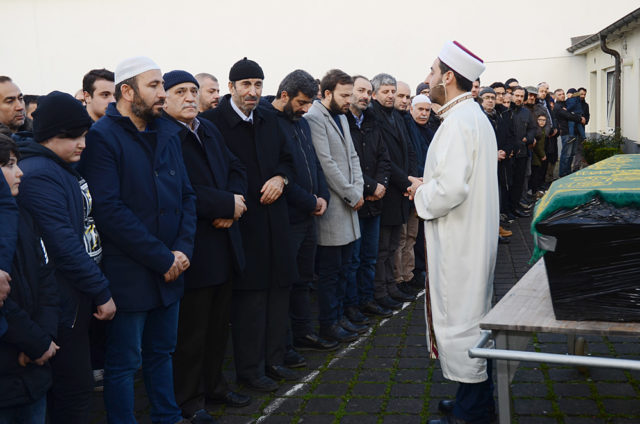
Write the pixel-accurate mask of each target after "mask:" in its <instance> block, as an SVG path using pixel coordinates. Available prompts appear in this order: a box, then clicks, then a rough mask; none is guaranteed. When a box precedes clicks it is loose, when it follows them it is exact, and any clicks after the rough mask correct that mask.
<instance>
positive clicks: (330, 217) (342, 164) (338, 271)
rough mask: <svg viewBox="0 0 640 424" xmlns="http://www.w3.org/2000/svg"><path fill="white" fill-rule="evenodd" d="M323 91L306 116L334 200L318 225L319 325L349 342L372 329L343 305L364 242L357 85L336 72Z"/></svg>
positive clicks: (325, 335) (322, 331) (327, 335)
mask: <svg viewBox="0 0 640 424" xmlns="http://www.w3.org/2000/svg"><path fill="white" fill-rule="evenodd" d="M320 89H321V91H322V100H320V101H316V102H315V103H314V104H313V105H312V106H311V108H310V109H309V112H308V113H307V114H306V115H305V118H306V119H307V121H308V122H309V126H310V127H311V139H312V141H313V146H314V147H315V149H316V154H317V155H318V160H319V161H320V165H321V166H322V171H323V172H324V175H325V178H326V180H327V183H328V185H329V191H330V194H331V199H332V201H331V202H330V203H329V207H328V208H327V211H326V212H325V214H324V215H323V216H321V217H318V222H317V225H318V250H317V258H316V266H317V273H318V306H319V312H318V315H319V316H318V320H319V321H320V336H321V337H323V338H325V339H329V340H336V341H339V342H347V341H353V340H355V339H356V338H357V337H358V333H363V332H364V331H366V329H367V326H365V325H359V324H354V323H352V322H351V321H349V320H348V319H347V317H345V316H344V315H343V305H342V302H343V300H344V295H345V287H346V281H347V274H348V270H349V263H350V260H351V254H352V249H353V243H354V241H356V240H357V239H358V238H360V225H359V223H358V214H357V210H358V209H360V208H361V207H362V205H363V204H364V199H363V195H362V191H363V186H364V182H363V179H362V170H361V169H360V161H359V160H358V154H357V153H356V150H355V148H354V146H353V141H352V140H351V133H350V132H349V123H348V121H347V118H346V117H345V116H344V113H346V112H347V111H348V110H349V105H350V103H351V94H352V92H353V80H352V79H351V77H350V76H349V75H348V74H346V73H344V72H343V71H340V70H338V69H333V70H331V71H329V72H327V74H326V75H325V76H324V78H322V81H321V82H320Z"/></svg>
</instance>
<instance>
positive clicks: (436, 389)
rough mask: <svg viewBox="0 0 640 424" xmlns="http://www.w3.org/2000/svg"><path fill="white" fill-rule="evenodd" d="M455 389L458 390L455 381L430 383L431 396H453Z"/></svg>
mask: <svg viewBox="0 0 640 424" xmlns="http://www.w3.org/2000/svg"><path fill="white" fill-rule="evenodd" d="M457 390H458V385H457V384H456V383H448V384H447V383H441V384H432V385H431V396H434V397H448V396H455V394H456V391H457Z"/></svg>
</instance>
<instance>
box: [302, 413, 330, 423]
mask: <svg viewBox="0 0 640 424" xmlns="http://www.w3.org/2000/svg"><path fill="white" fill-rule="evenodd" d="M335 419H336V417H335V416H334V415H305V416H304V417H302V418H300V421H298V424H332V423H333V421H334V420H335Z"/></svg>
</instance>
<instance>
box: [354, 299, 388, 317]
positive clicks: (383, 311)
mask: <svg viewBox="0 0 640 424" xmlns="http://www.w3.org/2000/svg"><path fill="white" fill-rule="evenodd" d="M360 311H361V312H362V313H363V314H366V315H373V316H376V317H383V318H388V317H390V316H391V315H393V312H391V309H387V308H384V307H382V306H380V305H379V304H378V303H377V302H374V301H373V300H370V301H368V302H367V303H364V304H362V305H360Z"/></svg>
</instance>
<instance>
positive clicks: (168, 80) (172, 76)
mask: <svg viewBox="0 0 640 424" xmlns="http://www.w3.org/2000/svg"><path fill="white" fill-rule="evenodd" d="M162 79H163V80H164V89H165V90H168V89H170V88H171V87H173V86H174V85H178V84H182V83H183V82H192V83H194V84H195V85H196V87H198V88H200V84H198V80H196V79H195V78H194V77H193V75H191V74H190V73H189V72H187V71H180V70H177V71H171V72H167V73H166V74H164V75H163V76H162Z"/></svg>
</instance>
